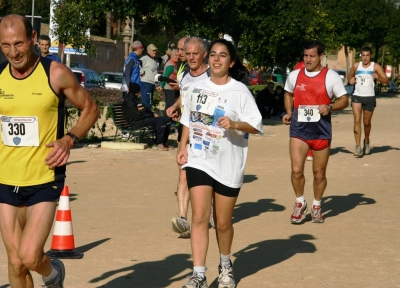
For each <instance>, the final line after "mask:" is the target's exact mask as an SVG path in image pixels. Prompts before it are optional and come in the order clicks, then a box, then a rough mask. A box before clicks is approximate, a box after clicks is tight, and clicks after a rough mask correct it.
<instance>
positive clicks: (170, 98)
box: [164, 89, 179, 110]
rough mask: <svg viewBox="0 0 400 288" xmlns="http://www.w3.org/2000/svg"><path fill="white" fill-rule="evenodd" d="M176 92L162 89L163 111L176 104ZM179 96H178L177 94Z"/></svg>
mask: <svg viewBox="0 0 400 288" xmlns="http://www.w3.org/2000/svg"><path fill="white" fill-rule="evenodd" d="M177 92H179V91H177V90H170V89H164V95H165V110H167V109H168V108H169V107H171V106H172V105H174V103H175V102H176V95H177ZM178 96H179V94H178Z"/></svg>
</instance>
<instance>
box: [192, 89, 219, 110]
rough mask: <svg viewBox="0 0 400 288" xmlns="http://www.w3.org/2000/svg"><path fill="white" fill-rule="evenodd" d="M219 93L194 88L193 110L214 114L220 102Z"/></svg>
mask: <svg viewBox="0 0 400 288" xmlns="http://www.w3.org/2000/svg"><path fill="white" fill-rule="evenodd" d="M218 96H219V94H218V93H215V92H211V91H207V90H204V89H198V88H195V89H193V93H192V95H191V97H192V98H191V106H192V107H190V108H191V111H197V112H201V113H203V114H208V115H213V114H214V110H215V107H217V104H218Z"/></svg>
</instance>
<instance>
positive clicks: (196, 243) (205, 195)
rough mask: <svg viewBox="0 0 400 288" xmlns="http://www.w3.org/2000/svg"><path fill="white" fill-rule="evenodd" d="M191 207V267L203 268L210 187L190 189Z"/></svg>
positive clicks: (206, 246) (205, 255)
mask: <svg viewBox="0 0 400 288" xmlns="http://www.w3.org/2000/svg"><path fill="white" fill-rule="evenodd" d="M189 192H190V202H191V205H192V231H191V237H190V242H191V245H192V257H193V266H205V263H206V257H207V250H208V242H209V232H208V221H209V219H210V213H211V199H212V194H213V188H212V187H211V186H195V187H193V188H191V189H190V191H189Z"/></svg>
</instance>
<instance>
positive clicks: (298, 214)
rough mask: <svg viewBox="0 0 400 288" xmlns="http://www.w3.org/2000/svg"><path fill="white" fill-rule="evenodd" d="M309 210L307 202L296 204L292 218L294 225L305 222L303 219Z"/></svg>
mask: <svg viewBox="0 0 400 288" xmlns="http://www.w3.org/2000/svg"><path fill="white" fill-rule="evenodd" d="M307 210H308V209H307V202H306V201H304V203H302V202H296V203H294V207H293V214H292V216H290V222H292V223H293V224H298V223H301V221H303V218H304V217H305V215H306V213H307Z"/></svg>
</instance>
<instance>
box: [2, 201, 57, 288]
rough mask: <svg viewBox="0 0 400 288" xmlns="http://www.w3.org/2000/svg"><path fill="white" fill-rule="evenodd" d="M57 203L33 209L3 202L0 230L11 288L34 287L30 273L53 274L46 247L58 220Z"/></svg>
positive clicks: (40, 205)
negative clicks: (52, 228) (56, 215)
mask: <svg viewBox="0 0 400 288" xmlns="http://www.w3.org/2000/svg"><path fill="white" fill-rule="evenodd" d="M55 210H56V202H42V203H38V204H36V205H33V206H30V207H28V208H27V207H22V206H20V207H15V206H11V205H8V204H3V203H0V219H1V221H0V229H1V234H2V237H3V241H4V245H5V247H6V250H7V255H8V276H9V281H10V285H11V287H28V288H30V287H33V280H32V276H31V274H30V272H29V270H31V271H36V272H37V273H38V274H40V275H46V276H47V275H49V274H50V273H51V270H52V268H51V263H50V259H49V258H48V257H47V256H46V255H45V254H44V252H43V247H44V244H45V242H46V240H47V237H48V236H49V233H50V230H51V226H52V224H53V220H54V214H55Z"/></svg>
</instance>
